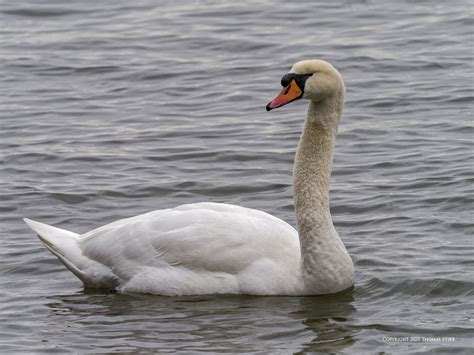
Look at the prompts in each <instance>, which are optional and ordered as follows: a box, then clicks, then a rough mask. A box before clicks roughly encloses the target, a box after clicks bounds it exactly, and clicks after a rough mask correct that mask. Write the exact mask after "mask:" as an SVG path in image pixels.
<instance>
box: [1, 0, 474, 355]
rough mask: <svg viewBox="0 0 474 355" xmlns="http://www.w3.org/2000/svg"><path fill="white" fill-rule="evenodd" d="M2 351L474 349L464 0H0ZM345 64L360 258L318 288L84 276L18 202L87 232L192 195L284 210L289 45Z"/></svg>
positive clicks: (344, 168)
mask: <svg viewBox="0 0 474 355" xmlns="http://www.w3.org/2000/svg"><path fill="white" fill-rule="evenodd" d="M0 5H1V7H0V21H1V23H2V26H1V28H0V33H1V36H0V58H1V64H2V70H1V73H0V96H1V97H2V99H1V100H2V104H1V105H0V116H1V125H0V152H1V153H0V154H1V160H0V162H1V164H0V196H1V198H0V216H1V217H0V218H1V224H0V232H1V238H0V260H1V272H0V283H1V289H0V320H1V321H0V349H1V351H2V352H23V353H39V352H47V353H51V352H55V351H56V352H65V351H68V352H137V351H142V352H146V351H156V350H159V351H160V352H167V351H169V352H176V351H181V352H187V353H189V352H199V351H211V352H255V353H278V352H281V353H297V352H305V351H308V352H309V351H328V352H342V353H347V354H353V353H367V352H380V351H386V352H389V353H390V352H396V353H418V352H430V353H436V352H437V353H443V354H444V353H448V352H453V353H467V354H468V353H472V351H473V347H474V346H473V342H472V340H471V338H472V335H473V331H472V329H473V317H472V309H473V306H474V302H473V293H474V292H473V286H474V281H473V272H474V262H473V257H472V255H473V248H472V235H473V231H474V226H473V216H472V211H473V203H472V196H473V175H474V174H473V166H474V165H473V163H474V161H473V154H472V153H473V125H472V108H473V53H472V38H473V26H472V15H473V13H472V6H470V5H469V2H467V1H454V2H441V1H410V2H408V1H401V2H400V1H397V2H392V1H388V0H383V1H378V2H372V1H340V2H336V3H331V4H328V3H325V2H312V1H311V2H310V1H299V2H292V3H291V2H286V1H269V0H261V1H239V2H238V3H230V2H218V1H180V2H173V1H160V2H155V1H150V0H140V1H134V2H133V3H130V2H126V1H115V2H113V3H112V2H110V3H104V2H92V1H86V2H72V3H71V2H67V1H60V0H58V1H52V0H44V1H23V0H22V1H15V2H6V1H4V2H1V4H0ZM308 58H322V59H326V60H328V61H330V62H332V63H333V64H334V65H335V66H336V67H337V68H338V69H339V70H340V71H341V73H342V75H343V77H344V79H345V82H346V87H347V101H346V108H345V111H344V117H343V119H342V124H341V127H340V130H339V132H340V134H339V137H338V141H337V144H336V153H335V161H334V171H333V181H332V191H331V199H332V200H331V208H332V214H333V218H334V222H335V225H336V228H337V230H338V232H339V234H340V235H341V237H342V238H343V240H344V242H345V244H346V246H347V249H348V250H349V252H350V254H351V256H352V258H353V260H354V263H355V267H356V285H355V288H354V290H352V291H348V292H345V293H342V294H339V295H332V296H324V297H249V296H224V297H223V296H202V297H179V298H167V297H159V296H150V295H124V294H108V293H100V292H99V293H97V292H91V291H87V290H83V289H82V286H81V283H80V282H79V281H78V280H76V279H75V278H74V276H73V275H72V274H70V273H69V272H68V271H67V270H65V269H64V267H63V266H62V265H61V264H60V263H59V262H58V261H57V260H56V258H55V257H54V256H53V255H51V254H49V253H48V252H47V251H46V250H44V248H43V247H42V246H41V245H40V243H39V241H38V240H37V238H36V237H35V236H34V234H33V233H32V232H31V231H30V230H29V229H28V228H27V227H26V226H25V225H24V224H23V222H22V221H21V218H22V217H25V216H26V217H29V218H32V219H36V220H40V221H43V222H45V223H48V224H52V225H56V226H59V227H62V228H66V229H70V230H73V231H76V232H80V233H81V232H86V231H88V230H89V229H92V228H94V227H97V226H99V225H102V224H105V223H107V222H112V221H114V220H116V219H119V218H124V217H129V216H133V215H137V214H140V213H143V212H147V211H150V210H153V209H160V208H167V207H172V206H176V205H179V204H183V203H192V202H198V201H214V202H227V203H234V204H239V205H243V206H246V207H251V208H257V209H261V210H263V211H266V212H269V213H271V214H273V215H275V216H278V217H280V218H283V219H284V220H286V221H288V222H289V223H290V224H292V225H295V218H294V212H293V205H292V196H291V193H292V190H291V170H292V169H291V164H292V159H293V155H294V151H295V147H296V145H297V141H298V138H299V134H300V130H301V128H302V124H303V119H304V115H305V110H306V103H305V102H297V103H293V104H292V105H291V106H288V107H285V108H282V109H280V110H276V111H272V112H271V113H270V114H269V113H267V112H265V105H266V103H267V102H268V101H269V99H271V98H272V97H273V96H274V95H275V94H276V93H277V92H278V91H279V81H280V78H281V76H282V75H283V74H284V73H285V72H286V71H287V70H288V68H289V67H291V65H292V64H293V63H294V62H295V61H297V60H301V59H308Z"/></svg>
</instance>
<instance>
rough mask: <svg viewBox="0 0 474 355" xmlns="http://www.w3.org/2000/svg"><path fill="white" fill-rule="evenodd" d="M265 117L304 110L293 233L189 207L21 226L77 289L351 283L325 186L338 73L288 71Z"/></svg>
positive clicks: (244, 215)
mask: <svg viewBox="0 0 474 355" xmlns="http://www.w3.org/2000/svg"><path fill="white" fill-rule="evenodd" d="M281 82H282V85H283V87H284V88H283V90H282V92H281V93H280V95H278V96H277V97H276V98H275V99H274V100H273V101H272V102H270V103H269V104H268V106H267V110H271V109H274V108H277V107H280V106H283V105H286V104H288V103H290V102H292V101H294V100H296V99H299V98H303V99H307V100H309V101H310V104H309V110H308V114H307V117H306V121H305V125H304V130H303V133H302V135H301V139H300V142H299V146H298V152H297V154H296V158H295V164H294V174H293V175H294V182H293V183H294V200H295V201H294V202H295V209H296V219H297V223H298V231H299V234H298V232H297V231H296V230H294V229H293V228H292V227H291V226H289V225H288V224H287V223H285V222H284V221H282V220H280V219H278V218H275V217H273V216H271V215H269V214H267V213H264V212H261V211H257V210H252V209H248V208H243V207H238V206H232V205H227V204H217V203H195V204H189V205H183V206H179V207H176V208H174V209H166V210H158V211H154V212H150V213H146V214H143V215H140V216H136V217H132V218H128V219H123V220H119V221H116V222H113V223H111V224H108V225H106V226H103V227H100V228H97V229H95V230H92V231H90V232H88V233H85V234H83V235H77V234H75V233H73V232H68V231H65V230H62V229H58V228H55V227H51V226H48V225H45V224H42V223H38V222H34V221H31V220H25V221H26V223H27V224H28V225H29V226H30V227H31V228H32V229H33V230H34V231H35V232H36V233H37V234H38V235H39V236H40V238H41V240H42V241H43V244H44V245H45V246H46V248H47V249H48V250H50V251H51V252H52V253H53V254H55V255H56V256H57V257H58V258H59V259H60V260H61V261H62V262H63V263H64V264H65V265H66V266H67V267H68V268H69V270H71V271H72V272H73V273H74V274H75V275H76V276H77V277H79V278H80V279H81V280H82V281H83V282H84V284H85V285H86V286H90V287H98V288H116V289H118V290H120V291H123V292H145V293H154V294H162V295H189V294H210V293H221V294H239V293H242V294H253V295H314V294H327V293H334V292H339V291H341V290H344V289H346V288H348V287H350V286H352V284H353V277H354V269H353V264H352V260H351V258H350V256H349V254H348V253H347V251H346V249H345V247H344V244H343V243H342V241H341V239H340V238H339V236H338V234H337V232H336V230H335V229H334V226H333V223H332V218H331V214H330V211H329V184H330V176H331V167H332V156H333V148H334V141H335V138H336V132H337V127H338V125H339V119H340V116H341V112H342V108H343V104H344V84H343V81H342V78H341V76H340V74H339V72H338V71H337V70H336V69H334V68H333V67H332V66H331V65H330V64H329V63H327V62H324V61H320V60H311V61H302V62H298V63H296V64H295V65H294V66H293V67H292V69H291V71H290V73H288V74H286V75H285V76H284V77H283V78H282V81H281Z"/></svg>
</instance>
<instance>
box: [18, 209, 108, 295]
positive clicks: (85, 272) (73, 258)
mask: <svg viewBox="0 0 474 355" xmlns="http://www.w3.org/2000/svg"><path fill="white" fill-rule="evenodd" d="M23 220H24V221H25V223H26V224H27V225H28V227H30V228H31V229H32V230H33V231H35V232H36V234H38V237H39V238H40V239H41V241H42V242H43V245H44V246H45V247H46V249H48V250H49V251H50V252H51V253H53V254H54V255H56V256H57V257H58V259H59V260H60V261H61V262H62V263H63V264H64V265H65V266H66V267H67V268H68V269H69V270H71V272H72V273H73V274H74V275H76V276H77V277H78V278H79V279H80V280H81V281H82V282H83V283H84V284H85V285H86V286H89V287H100V288H102V287H105V288H107V287H114V286H115V281H116V280H115V276H114V275H112V274H111V273H110V271H109V270H107V268H106V267H105V266H104V265H102V264H99V263H97V262H95V261H93V260H91V259H89V258H87V257H86V256H84V255H83V254H82V250H81V248H80V246H79V234H76V233H73V232H69V231H67V230H64V229H60V228H56V227H52V226H48V225H47V224H44V223H40V222H36V221H32V220H31V219H28V218H24V219H23Z"/></svg>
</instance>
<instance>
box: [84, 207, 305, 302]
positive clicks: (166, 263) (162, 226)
mask: <svg viewBox="0 0 474 355" xmlns="http://www.w3.org/2000/svg"><path fill="white" fill-rule="evenodd" d="M78 245H79V248H80V249H81V250H82V254H83V256H84V257H85V258H87V259H88V260H90V261H91V266H92V265H96V264H97V263H98V264H100V265H103V266H105V268H106V270H107V275H108V277H109V278H110V273H112V274H113V275H115V277H116V280H115V283H116V284H114V285H113V286H114V287H117V288H118V289H119V290H121V291H126V292H146V293H154V294H164V295H180V294H204V293H231V294H235V293H247V294H275V293H279V294H288V293H291V291H292V290H291V289H292V288H293V289H294V287H295V284H294V282H293V283H290V284H291V285H289V283H288V280H289V279H294V277H295V275H297V274H298V268H299V262H300V256H299V252H300V249H299V239H298V234H297V232H296V231H295V229H294V228H292V227H291V226H290V225H289V224H287V223H286V222H284V221H282V220H280V219H278V218H276V217H273V216H271V215H269V214H267V213H264V212H261V211H257V210H253V209H248V208H244V207H239V206H234V205H228V204H217V203H196V204H189V205H182V206H179V207H176V208H173V209H165V210H158V211H153V212H149V213H146V214H142V215H139V216H136V217H132V218H127V219H123V220H119V221H116V222H113V223H110V224H108V225H105V226H103V227H100V228H97V229H94V230H92V231H90V232H88V233H85V234H83V235H80V236H79V237H78ZM82 269H83V272H84V273H87V272H92V273H96V275H86V276H85V277H82V278H81V279H82V280H83V281H85V283H86V284H87V280H94V279H100V278H101V275H98V274H97V273H100V272H101V271H98V268H97V267H93V268H92V267H91V268H90V270H87V265H86V266H82ZM262 273H265V275H267V277H266V280H267V281H266V282H262V280H261V274H262ZM89 286H94V284H93V283H92V284H91V285H89ZM293 291H294V290H293Z"/></svg>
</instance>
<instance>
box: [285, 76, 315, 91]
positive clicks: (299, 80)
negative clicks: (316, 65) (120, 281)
mask: <svg viewBox="0 0 474 355" xmlns="http://www.w3.org/2000/svg"><path fill="white" fill-rule="evenodd" d="M312 75H313V73H308V74H296V73H288V74H285V75H283V78H281V86H283V87H287V86H288V85H290V83H291V81H292V80H294V81H295V82H296V84H297V85H298V86H299V88H300V89H301V90H303V89H304V83H305V82H306V80H308V78H309V77H310V76H312Z"/></svg>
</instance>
